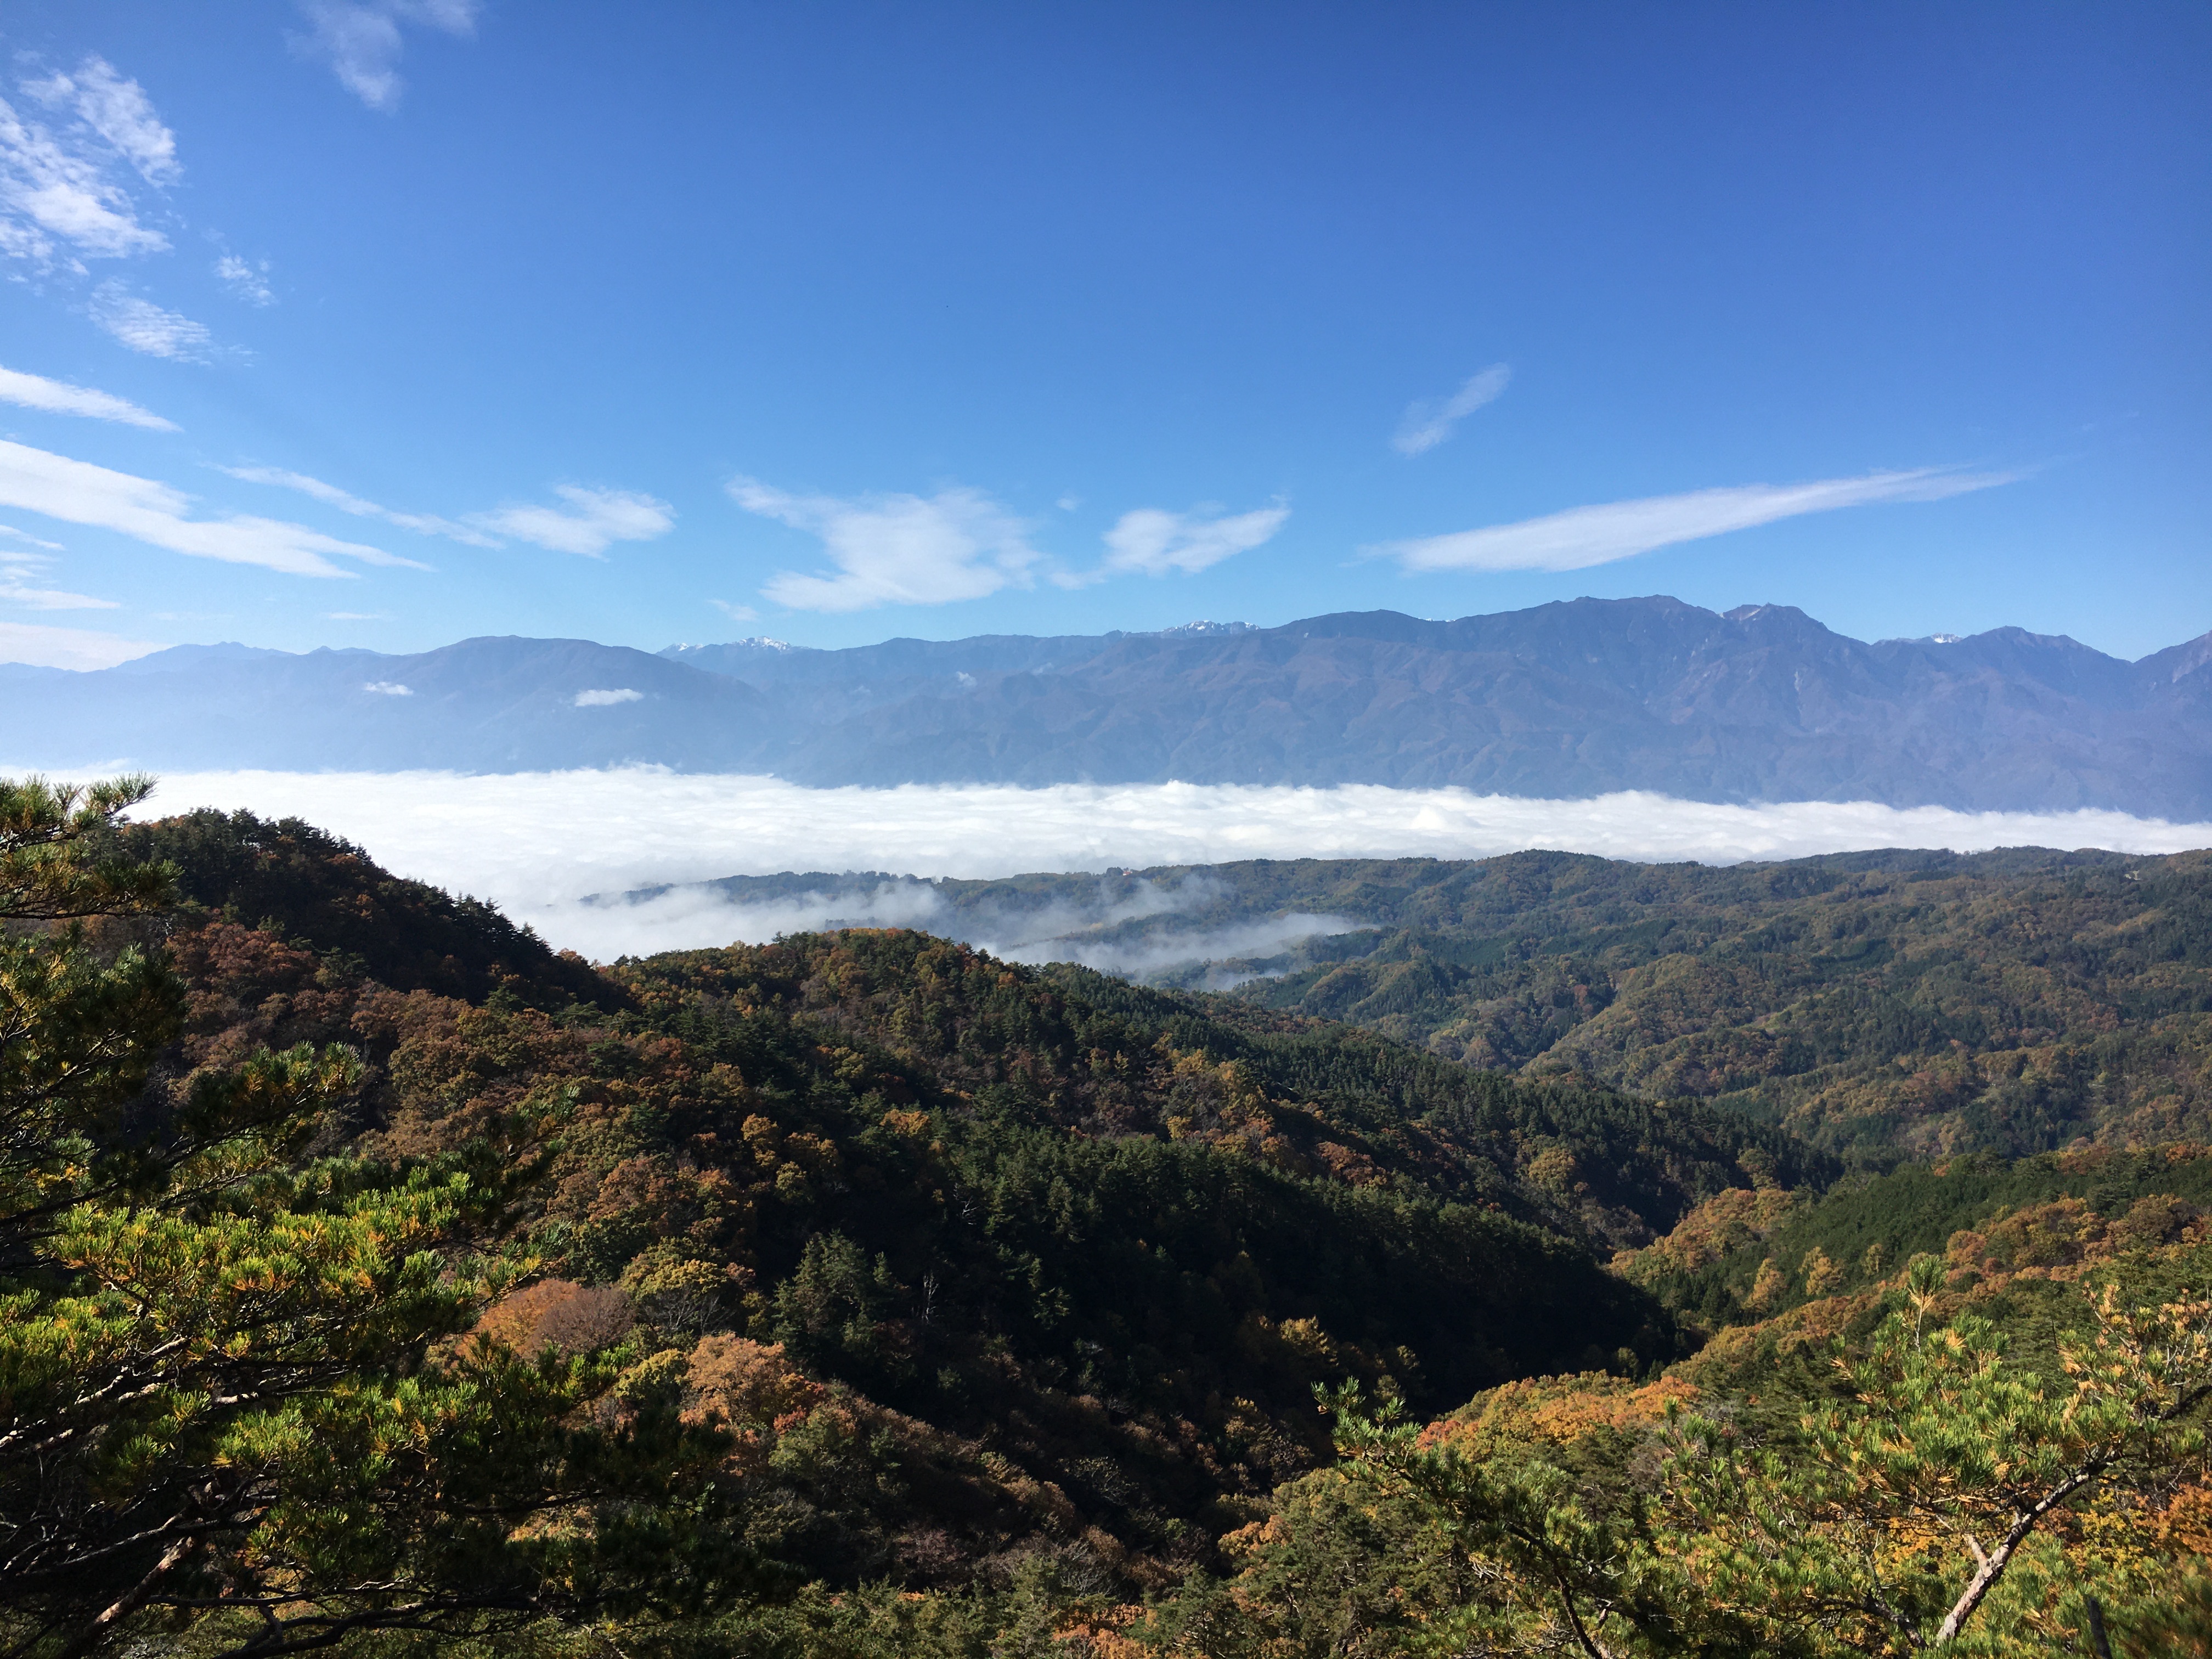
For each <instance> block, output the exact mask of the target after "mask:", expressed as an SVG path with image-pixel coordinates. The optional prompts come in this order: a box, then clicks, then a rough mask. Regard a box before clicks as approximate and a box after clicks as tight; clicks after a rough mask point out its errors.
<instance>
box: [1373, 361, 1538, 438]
mask: <svg viewBox="0 0 2212 1659" xmlns="http://www.w3.org/2000/svg"><path fill="white" fill-rule="evenodd" d="M1512 380H1513V368H1512V365H1510V363H1492V364H1491V366H1490V367H1489V368H1486V369H1484V370H1483V371H1482V372H1481V373H1480V374H1472V375H1469V376H1468V379H1467V380H1466V381H1465V382H1464V383H1463V384H1462V386H1460V389H1459V390H1458V391H1456V392H1453V393H1452V395H1451V396H1450V397H1449V398H1419V399H1417V400H1416V401H1414V402H1413V403H1410V404H1407V405H1406V412H1405V414H1404V415H1403V416H1401V417H1400V418H1399V421H1398V432H1397V435H1396V436H1395V437H1394V438H1392V439H1391V440H1390V447H1392V448H1393V449H1395V450H1396V451H1397V452H1398V453H1400V454H1401V455H1424V454H1426V453H1428V452H1429V451H1430V450H1431V449H1434V448H1435V447H1437V445H1438V444H1440V443H1442V442H1443V441H1444V440H1445V439H1447V438H1449V437H1450V436H1451V435H1452V428H1454V427H1455V426H1457V425H1458V424H1459V423H1460V422H1462V421H1463V420H1465V419H1466V418H1467V417H1468V416H1470V415H1472V414H1474V411H1475V410H1478V409H1480V408H1481V407H1482V406H1483V405H1484V404H1490V403H1495V402H1497V401H1498V398H1500V397H1502V396H1504V392H1505V388H1506V387H1507V386H1509V385H1510V384H1511V383H1512Z"/></svg>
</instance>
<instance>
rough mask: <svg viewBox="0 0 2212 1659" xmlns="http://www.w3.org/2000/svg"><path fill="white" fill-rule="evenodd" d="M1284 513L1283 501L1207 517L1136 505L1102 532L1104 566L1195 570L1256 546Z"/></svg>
mask: <svg viewBox="0 0 2212 1659" xmlns="http://www.w3.org/2000/svg"><path fill="white" fill-rule="evenodd" d="M1290 516H1291V510H1290V508H1288V507H1263V508H1261V510H1260V511H1258V512H1256V513H1237V514H1234V515H1233V516H1231V517H1225V518H1212V519H1208V518H1204V517H1201V516H1200V514H1198V513H1168V512H1164V511H1162V510H1161V509H1160V508H1158V507H1139V508H1137V509H1136V510H1135V511H1134V512H1133V513H1123V514H1122V515H1121V520H1120V521H1119V522H1118V523H1116V524H1115V526H1114V527H1113V528H1112V529H1111V530H1109V531H1108V532H1106V569H1107V570H1109V571H1140V572H1142V573H1143V574H1146V575H1147V576H1164V575H1165V574H1167V573H1168V572H1169V571H1170V570H1181V571H1184V572H1187V573H1191V574H1195V573H1196V572H1198V571H1200V570H1203V569H1205V568H1206V567H1207V566H1208V565H1213V564H1218V563H1220V562H1221V561H1222V560H1224V559H1225V558H1228V557H1229V556H1231V555H1232V554H1237V553H1242V552H1244V551H1246V550H1248V549H1250V548H1255V547H1257V546H1259V545H1260V544H1261V543H1262V542H1264V541H1266V540H1267V538H1270V537H1271V536H1273V534H1274V533H1275V532H1277V531H1278V530H1280V529H1281V528H1282V527H1283V525H1284V523H1285V520H1288V519H1289V518H1290Z"/></svg>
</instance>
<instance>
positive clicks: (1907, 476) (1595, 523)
mask: <svg viewBox="0 0 2212 1659" xmlns="http://www.w3.org/2000/svg"><path fill="white" fill-rule="evenodd" d="M2019 477H2021V474H2020V473H2017V472H1962V471H1956V470H1954V469H1951V468H1945V467H1919V468H1915V469H1913V470H1911V471H1897V472H1869V473H1866V474H1863V476H1861V477H1856V478H1823V479H1818V480H1815V481H1814V482H1813V483H1796V484H1742V485H1738V486H1735V487H1733V488H1729V489H1694V490H1691V491H1690V492H1688V493H1687V494H1686V495H1650V496H1646V497H1644V498H1643V499H1642V500H1639V501H1609V502H1607V503H1606V504H1604V505H1603V506H1600V507H1571V508H1569V509H1568V510H1567V511H1565V512H1564V513H1548V514H1547V515H1546V516H1544V517H1542V518H1541V519H1523V520H1520V521H1519V522H1518V523H1516V524H1501V525H1492V526H1487V527H1486V528H1484V529H1480V530H1462V531H1460V532H1456V533H1455V534H1452V535H1447V536H1426V537H1422V538H1417V539H1414V540H1411V541H1402V542H1389V543H1385V544H1382V545H1380V546H1378V547H1374V548H1370V549H1368V551H1369V552H1370V553H1372V554H1376V555H1382V556H1389V557H1391V558H1395V559H1396V560H1397V561H1398V562H1399V563H1400V564H1401V565H1402V566H1404V567H1405V568H1407V570H1582V569H1586V568H1589V566H1591V565H1595V564H1610V563H1611V562H1613V561H1614V560H1616V559H1626V558H1633V557H1634V556H1636V555H1637V554H1638V553H1649V552H1650V551H1651V550H1653V549H1654V548H1660V547H1671V546H1673V545H1674V544H1675V543H1677V542H1691V541H1699V540H1702V539H1704V538H1705V537H1708V536H1722V535H1725V534H1727V533H1728V532H1729V531H1731V530H1748V529H1750V528H1752V527H1753V526H1755V525H1763V524H1772V523H1774V522H1776V521H1777V520H1782V519H1792V518H1796V517H1799V516H1801V515H1802V514H1804V513H1832V512H1834V511H1836V510H1837V509H1838V508H1840V507H1866V506H1870V505H1873V504H1875V503H1877V502H1881V501H1942V500H1943V499H1945V498H1946V497H1948V496H1952V495H1967V494H1969V493H1971V492H1972V491H1974V490H1977V489H1990V488H1992V487H1994V486H1995V485H1997V484H2002V483H2012V482H2014V481H2015V479H2017V478H2019Z"/></svg>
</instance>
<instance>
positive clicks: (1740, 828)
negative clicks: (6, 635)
mask: <svg viewBox="0 0 2212 1659" xmlns="http://www.w3.org/2000/svg"><path fill="white" fill-rule="evenodd" d="M203 805H205V806H217V807H222V808H224V809H226V810H228V809H232V808H236V807H246V808H249V809H251V810H252V811H255V812H258V813H260V814H262V815H264V816H265V817H286V816H290V815H297V816H298V817H304V818H307V819H308V820H310V821H311V822H313V823H317V824H319V825H321V826H322V827H324V828H325V829H331V830H333V831H335V832H337V834H339V835H342V836H346V837H347V838H348V839H349V840H352V841H356V842H360V843H361V844H362V846H363V847H365V848H368V851H369V853H370V854H372V855H373V856H374V857H375V858H376V859H377V860H378V861H379V862H380V863H381V864H383V865H384V866H386V867H387V868H389V869H391V870H392V871H394V872H398V873H399V874H401V875H405V876H411V877H415V878H419V879H421V880H424V881H429V882H435V883H436V884H438V885H440V886H441V887H446V888H448V889H451V890H455V891H458V892H465V893H471V894H475V895H477V896H480V897H484V898H489V899H492V900H495V902H498V903H499V904H500V905H501V907H502V908H506V909H507V912H508V914H510V915H513V916H514V917H515V918H516V919H517V920H518V921H528V922H530V923H531V924H532V925H533V926H535V927H537V928H538V931H539V932H540V933H544V935H545V936H546V937H547V938H549V939H551V940H553V941H554V942H555V943H556V944H559V945H570V946H573V947H574V948H576V949H579V950H581V951H585V952H586V954H587V955H591V956H592V957H599V958H602V959H604V958H605V957H611V956H613V955H617V954H619V953H622V952H623V951H630V952H641V951H653V950H665V949H670V948H675V947H676V946H678V945H707V944H726V943H728V942H729V941H730V940H731V939H733V938H736V937H739V936H740V935H739V933H737V932H735V931H732V930H733V928H735V927H740V926H741V927H743V928H744V930H745V932H746V933H751V934H753V935H755V936H760V935H759V930H760V929H761V928H763V927H765V928H767V929H768V930H769V933H774V932H777V931H787V930H789V929H792V928H796V927H807V926H818V925H820V924H821V923H822V922H823V921H827V920H833V919H843V920H849V921H877V922H879V923H883V924H911V925H921V926H927V925H928V923H929V921H930V920H931V919H932V916H933V902H932V901H931V899H930V898H929V896H928V892H929V890H928V889H927V887H926V886H924V885H921V884H913V883H894V884H890V887H889V890H887V891H885V892H884V893H883V894H882V895H881V896H880V899H879V900H878V901H877V902H875V903H874V904H873V905H872V907H869V908H866V913H865V914H862V915H854V914H851V912H852V909H853V899H852V895H851V894H850V892H849V891H848V893H846V894H844V895H842V896H834V897H833V898H832V899H828V900H824V901H823V903H831V904H834V905H836V906H842V907H843V908H842V909H840V910H839V911H838V915H837V916H836V917H832V916H829V915H823V914H822V911H823V904H821V903H811V902H805V901H804V899H803V897H802V896H794V897H793V900H792V901H790V902H786V903H784V904H782V905H781V906H780V907H778V906H762V905H748V906H745V907H743V910H744V914H742V915H739V914H736V913H735V910H734V908H733V907H732V906H731V905H729V904H728V903H727V902H718V901H717V900H716V899H715V898H714V896H713V895H711V894H710V893H707V892H702V891H698V890H690V891H679V892H673V893H667V894H663V895H660V896H658V897H656V898H654V899H653V900H652V901H651V902H645V903H637V904H623V905H608V904H604V903H602V904H585V903H582V902H580V901H582V900H583V899H584V898H585V897H586V896H589V895H593V894H599V895H614V894H619V893H623V892H625V891H628V890H635V889H638V888H641V887H647V886H659V885H665V884H683V883H696V882H703V881H710V880H713V879H714V878H720V877H724V876H732V875H767V874H772V873H774V872H779V871H789V870H802V871H804V870H819V871H829V872H842V871H881V872H891V873H894V874H896V875H902V876H921V877H933V876H953V877H967V878H988V877H1000V876H1009V875H1015V874H1019V873H1023V872H1031V871H1104V870H1109V869H1115V868H1122V867H1137V868H1144V867H1150V866H1160V865H1173V864H1207V863H1220V862H1225V861H1228V860H1238V859H1261V858H1265V859H1296V858H1371V857H1404V856H1430V857H1436V858H1484V857H1489V856H1491V855H1493V854H1500V853H1510V852H1516V851H1520V850H1522V849H1524V848H1557V849H1560V850H1564V851H1570V852H1583V853H1595V854H1601V855H1603V856H1605V857H1608V858H1621V859H1638V860H1653V861H1675V860H1697V861H1699V862H1703V863H1713V864H1728V863H1737V862H1741V860H1746V859H1761V860H1765V859H1788V858H1801V857H1805V856H1808V855H1810V854H1816V853H1832V852H1844V851H1852V850H1859V849H1864V848H1878V847H1915V848H1950V849H1952V850H1954V851H1959V852H1976V851H1981V850H1984V849H1986V848H1992V847H2017V846H2030V845H2033V846H2044V847H2057V848H2081V847H2100V848H2110V849H2112V850H2114V851H2119V852H2131V853H2172V852H2180V851H2184V850H2186V849H2188V848H2197V847H2204V846H2212V824H2204V823H2166V822H2165V821H2163V820H2160V819H2154V818H2138V817H2130V816H2129V815H2127V814H2125V813H2122V812H2110V811H2078V812H2058V813H2030V812H1959V811H1950V810H1948V809H1946V808H1942V807H1909V808H1897V807H1889V806H1883V805H1877V804H1875V803H1873V802H1870V801H1851V802H1843V803H1835V802H1826V801H1797V802H1786V803H1781V804H1775V805H1752V806H1728V805H1711V804H1708V803H1705V802H1699V801H1685V800H1676V799H1672V798H1669V797H1668V796H1664V795H1656V794H1650V793H1640V792H1638V793H1620V794H1613V795H1603V796H1600V797H1598V798H1596V799H1590V800H1538V799H1519V798H1515V797H1510V796H1499V795H1476V794H1472V793H1468V791H1465V790H1462V789H1391V788H1385V787H1380V786H1376V785H1352V786H1346V787H1341V788H1334V789H1310V788H1287V787H1250V786H1243V785H1197V784H1182V783H1169V784H1127V785H1111V786H1104V785H1099V786H1093V785H1079V784H1062V785H1056V786H1054V787H1048V788H1041V789H1022V788H1017V787H1012V786H1008V785H963V786H954V787H931V786H924V785H908V786H905V787H899V788H893V789H863V788H842V789H809V788H804V787H799V786H798V785H795V784H791V783H786V782H783V781H780V780H778V779H775V778H766V777H747V776H730V775H698V774H684V773H674V772H669V771H665V770H663V769H659V768H653V767H635V768H623V769H611V770H605V771H573V772H540V773H523V774H506V775H461V774H456V773H447V772H404V773H346V772H331V773H295V772H200V773H172V774H169V775H166V776H164V777H163V778H162V780H161V787H160V789H159V791H158V792H157V793H156V794H155V797H154V799H153V800H152V801H151V802H149V804H148V805H147V807H145V808H143V809H142V811H143V812H151V813H170V812H177V811H185V810H186V809H188V808H191V807H195V806H203ZM1097 920H1098V919H1097V918H1092V919H1091V920H1089V921H1082V922H1080V924H1079V925H1080V926H1083V927H1092V926H1095V925H1097ZM1308 920H1310V921H1312V922H1313V923H1315V924H1317V926H1316V928H1315V931H1323V932H1325V931H1328V928H1329V927H1331V926H1333V925H1334V919H1328V918H1311V919H1308ZM1301 925H1304V924H1303V923H1301ZM1053 937H1058V935H1054V934H1053V933H1051V932H1050V930H1049V929H1048V930H1047V931H1046V933H1043V934H1042V935H1040V934H1036V933H1031V935H1030V938H1028V939H1011V938H1010V939H1006V941H1004V943H1005V944H1006V948H1007V949H1008V950H1009V951H1010V952H1019V953H1021V954H1024V955H1028V954H1030V953H1031V951H1032V950H1033V948H1035V947H1036V946H1037V945H1039V944H1040V943H1041V942H1042V941H1043V940H1047V939H1050V938H1053ZM1272 942H1273V943H1274V944H1279V943H1280V942H1281V941H1280V939H1279V937H1278V938H1277V939H1274V940H1273V941H1272ZM1225 943H1226V942H1225ZM1237 943H1240V944H1244V945H1249V947H1251V948H1249V949H1246V950H1242V951H1232V950H1224V951H1221V952H1219V954H1222V955H1244V954H1255V953H1258V947H1260V946H1261V945H1269V944H1270V943H1271V941H1269V940H1264V939H1253V940H1249V941H1237ZM1097 965H1099V966H1105V965H1108V964H1107V963H1103V962H1101V963H1097Z"/></svg>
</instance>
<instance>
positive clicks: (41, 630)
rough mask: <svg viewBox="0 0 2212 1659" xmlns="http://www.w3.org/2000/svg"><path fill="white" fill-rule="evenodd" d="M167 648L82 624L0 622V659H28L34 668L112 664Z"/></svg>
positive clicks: (98, 666) (13, 660) (105, 666)
mask: <svg viewBox="0 0 2212 1659" xmlns="http://www.w3.org/2000/svg"><path fill="white" fill-rule="evenodd" d="M167 648H168V647H166V646H161V645H154V644H150V643H149V642H148V641H144V640H126V639H125V638H123V637H122V636H121V635H116V634H95V633H94V632H92V631H91V630H90V629H83V628H46V627H43V626H41V625H40V624H39V623H11V622H0V662H21V663H29V664H31V665H33V666H34V667H38V668H76V669H92V668H112V667H114V666H115V665H116V664H118V663H119V662H129V661H130V660H131V659H132V658H133V657H143V656H145V655H146V654H147V653H149V652H154V651H164V650H167Z"/></svg>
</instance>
